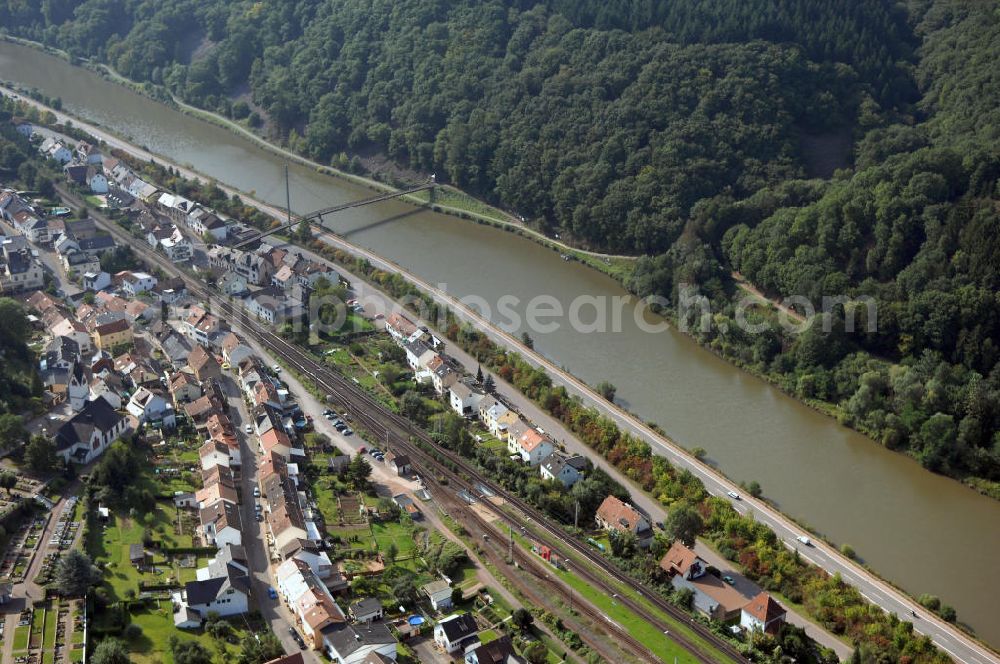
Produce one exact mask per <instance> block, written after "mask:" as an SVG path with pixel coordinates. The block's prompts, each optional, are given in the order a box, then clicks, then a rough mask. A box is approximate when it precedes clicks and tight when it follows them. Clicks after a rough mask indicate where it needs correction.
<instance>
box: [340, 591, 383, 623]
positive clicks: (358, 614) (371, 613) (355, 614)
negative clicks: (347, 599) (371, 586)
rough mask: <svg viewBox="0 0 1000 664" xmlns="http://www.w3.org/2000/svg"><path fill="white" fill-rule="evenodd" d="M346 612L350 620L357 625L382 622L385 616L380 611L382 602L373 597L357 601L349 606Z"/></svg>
mask: <svg viewBox="0 0 1000 664" xmlns="http://www.w3.org/2000/svg"><path fill="white" fill-rule="evenodd" d="M347 611H348V613H349V614H350V616H351V618H353V619H354V622H359V623H363V622H371V621H373V620H382V618H383V617H384V615H385V612H384V611H383V610H382V602H380V601H378V600H377V599H375V598H374V597H366V598H364V599H362V600H358V601H357V602H355V603H354V604H351V606H350V608H348V610H347Z"/></svg>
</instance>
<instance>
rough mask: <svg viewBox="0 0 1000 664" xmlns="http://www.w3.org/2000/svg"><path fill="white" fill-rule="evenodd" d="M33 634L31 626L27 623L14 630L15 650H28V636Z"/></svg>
mask: <svg viewBox="0 0 1000 664" xmlns="http://www.w3.org/2000/svg"><path fill="white" fill-rule="evenodd" d="M30 636H31V627H30V626H28V625H25V626H24V627H18V628H17V629H15V630H14V650H27V649H28V637H30Z"/></svg>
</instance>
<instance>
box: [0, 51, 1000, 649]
mask: <svg viewBox="0 0 1000 664" xmlns="http://www.w3.org/2000/svg"><path fill="white" fill-rule="evenodd" d="M4 57H5V58H6V60H5V61H4V69H3V71H4V72H5V78H8V79H11V78H14V79H15V80H19V81H25V82H27V83H29V84H31V85H34V86H37V87H39V88H41V89H42V90H43V91H46V92H48V93H49V94H53V93H61V94H62V95H63V98H64V99H70V100H72V102H71V104H70V109H71V110H72V111H73V112H75V113H78V114H80V115H82V116H83V117H88V118H92V119H94V121H98V122H100V124H101V125H102V126H108V127H115V128H122V129H123V130H124V131H127V132H129V133H131V134H132V135H134V136H137V137H141V138H139V139H138V140H135V141H133V143H142V144H148V145H151V146H153V149H154V150H156V152H157V155H156V157H155V158H156V160H157V161H158V162H159V163H164V162H168V163H171V164H176V163H180V164H190V163H192V162H194V163H197V164H198V165H199V166H198V168H199V169H200V172H203V173H209V174H211V175H210V177H211V179H212V180H213V181H219V180H220V179H221V180H222V181H223V182H227V183H236V184H237V185H242V186H238V187H237V188H239V189H242V190H243V191H251V192H253V191H257V192H260V194H259V196H257V197H258V198H260V197H265V198H266V199H267V200H270V201H271V202H272V205H274V206H280V205H281V204H282V203H283V201H284V187H283V182H279V181H280V177H281V176H280V172H281V162H280V161H279V160H278V159H276V158H274V157H272V156H270V154H267V155H266V156H265V153H264V152H263V151H262V150H258V149H251V150H245V149H243V148H241V146H239V145H237V143H238V141H236V138H235V136H232V135H231V134H229V133H228V132H221V131H219V130H218V129H216V128H214V127H211V129H210V125H207V124H204V123H201V122H196V121H194V120H193V119H187V120H183V121H182V120H181V119H180V118H184V117H186V116H183V115H181V114H179V113H177V112H176V111H168V109H167V107H165V106H162V105H158V104H153V103H152V102H146V101H141V100H140V98H138V97H136V96H135V95H134V94H132V93H131V92H130V91H126V90H125V89H124V88H123V87H122V86H118V85H113V84H111V83H110V82H106V81H103V80H102V79H99V78H97V77H96V76H94V75H93V74H92V73H90V72H85V71H81V70H73V68H71V67H69V65H65V64H64V63H63V62H62V61H59V62H56V61H54V60H52V59H51V58H49V59H48V60H46V59H45V58H44V57H42V56H41V54H39V55H38V56H33V55H31V54H30V53H29V49H22V48H21V47H18V48H17V49H13V48H11V47H10V46H8V47H7V49H6V50H5V51H4ZM36 63H37V64H36ZM39 66H40V67H42V69H38V67H39ZM88 93H90V94H88ZM159 108H162V109H163V112H162V113H161V112H160V111H159V110H158V109H159ZM129 114H131V115H129ZM132 118H141V121H139V122H133V121H132ZM175 118H176V119H175ZM150 128H152V131H149V129H150ZM229 136H232V138H227V137H229ZM243 143H246V142H245V141H243ZM163 154H166V155H171V156H172V157H174V159H167V160H164V159H162V158H161V157H160V155H163ZM233 156H238V159H235V160H234V159H232V157H233ZM147 158H151V157H147ZM295 170H297V171H299V177H300V178H302V179H303V182H305V183H306V184H307V186H306V187H305V189H302V188H298V189H299V190H298V191H294V189H295V188H296V183H295V181H294V180H293V198H295V199H297V200H306V199H310V200H311V201H312V199H311V198H310V190H309V185H311V186H312V187H313V188H314V189H315V190H316V191H317V192H320V195H321V196H322V197H323V198H325V199H327V200H329V198H330V197H332V198H333V199H334V200H338V199H337V197H338V196H340V197H341V198H340V199H339V200H345V201H346V200H353V199H355V198H359V197H361V196H363V194H361V195H359V192H357V191H354V192H350V191H349V188H346V187H345V188H343V189H338V186H337V185H336V184H330V185H329V187H330V188H329V189H323V187H325V186H326V185H325V183H324V180H325V178H321V177H318V176H314V177H312V178H311V179H310V178H309V177H308V172H304V171H303V169H302V168H301V167H299V166H296V167H295ZM310 172H311V171H310ZM332 182H333V181H331V183H332ZM279 188H280V192H279ZM312 198H315V197H312ZM317 202H319V203H320V204H323V201H312V202H310V206H313V207H315V206H316V205H315V204H316V203H317ZM406 208H407V206H405V205H402V204H397V205H393V204H387V205H381V206H379V209H378V211H375V210H372V212H371V213H370V214H364V215H355V216H347V215H345V216H344V217H342V218H341V220H340V221H338V222H337V223H336V225H335V227H336V230H337V232H338V233H343V234H344V235H345V237H346V238H348V239H349V240H351V241H352V242H353V243H355V244H359V245H364V246H366V247H370V248H372V249H373V251H376V252H377V253H378V254H379V255H381V256H388V257H391V258H392V259H393V260H394V261H396V262H397V263H398V264H401V265H404V266H405V267H406V269H407V270H409V271H410V272H413V273H415V274H419V275H421V276H422V277H423V278H425V279H426V280H427V281H428V282H429V283H435V284H439V285H440V284H441V283H442V282H448V286H449V288H448V289H447V290H448V291H449V292H450V293H452V294H455V295H459V296H461V295H463V293H473V294H482V295H484V296H487V297H492V298H495V297H496V293H500V292H503V293H514V294H516V295H519V296H521V297H522V298H528V297H531V296H532V295H533V294H536V293H539V292H542V293H551V294H555V295H557V296H560V297H565V298H572V297H574V295H576V294H577V293H591V294H597V295H598V296H604V297H617V294H618V293H619V292H620V290H619V289H616V288H611V287H610V286H609V285H608V284H609V283H610V280H607V279H603V278H596V277H594V278H592V277H589V276H588V275H587V273H588V272H592V271H589V270H585V269H583V267H582V266H575V265H574V264H573V262H570V263H564V262H563V261H559V260H558V258H557V257H556V258H555V259H552V258H550V257H551V254H550V253H549V252H547V251H542V250H540V249H539V248H537V247H533V246H532V245H531V243H526V242H523V241H521V240H520V239H517V240H515V239H513V238H510V239H504V238H503V237H502V236H504V235H506V234H502V233H498V232H497V231H495V230H492V229H486V228H482V229H477V228H476V226H475V225H471V224H455V223H448V222H447V221H446V220H444V219H440V218H439V219H437V220H436V219H435V218H434V215H430V214H428V213H425V212H416V211H407V209H406ZM424 238H426V241H425V239H424ZM466 258H467V260H463V259H466ZM594 274H596V273H594ZM493 284H497V287H493ZM622 295H624V294H622ZM629 314H630V310H629V311H626V318H627V319H630V318H631V316H630V315H629ZM656 321H657V323H658V324H660V323H662V321H660V320H659V319H656ZM626 322H628V321H626ZM566 332H567V333H566V334H562V333H559V334H556V335H544V336H539V335H535V345H536V347H537V348H538V349H539V352H540V353H541V354H542V355H543V356H546V357H548V358H550V360H551V361H552V362H553V363H554V364H556V365H557V366H561V367H569V368H570V370H571V371H572V372H573V373H574V374H575V375H578V376H583V377H585V379H586V381H587V382H589V383H590V384H596V383H597V382H599V381H600V380H603V379H610V380H612V381H613V382H615V383H616V384H617V385H618V387H619V395H620V396H622V397H623V399H625V400H627V402H625V401H623V403H624V405H626V406H627V407H628V408H629V409H630V410H633V411H635V412H640V413H643V414H644V415H643V417H644V418H648V419H651V420H655V421H656V422H657V423H658V424H660V425H661V426H663V428H664V429H666V430H669V433H670V435H671V437H672V438H674V439H676V440H680V441H684V443H685V444H686V445H688V446H691V447H692V448H693V447H698V446H703V447H705V448H707V449H708V450H709V455H708V459H709V461H710V462H712V463H715V464H717V465H718V466H719V467H720V468H723V469H724V470H725V471H726V473H727V474H729V475H731V476H735V477H739V478H741V479H743V480H745V481H749V480H753V479H756V480H760V481H761V482H762V484H763V485H764V487H765V489H766V490H767V494H768V496H769V497H772V499H774V500H775V501H776V504H778V505H781V506H782V509H786V510H789V511H792V512H794V513H796V514H800V515H801V516H802V517H804V520H805V521H808V522H809V523H814V524H815V525H816V526H817V527H818V528H819V529H820V530H822V531H824V532H826V533H828V534H829V535H830V537H831V539H832V540H835V541H841V542H844V541H846V542H850V543H852V544H853V545H855V548H857V549H858V551H859V553H860V554H861V555H862V556H863V557H864V558H865V559H867V560H868V561H869V562H870V563H871V564H872V565H873V566H874V567H875V568H876V569H882V570H885V571H886V573H887V574H889V575H890V576H892V577H893V578H894V579H896V580H899V581H902V582H905V584H906V587H908V588H911V590H912V592H914V593H916V594H919V593H922V592H931V593H934V594H937V595H940V596H941V597H942V598H944V599H945V600H946V601H948V602H949V603H951V604H955V605H957V606H958V609H959V612H960V614H961V615H962V617H963V618H968V617H970V616H971V615H972V614H973V613H976V614H977V615H978V616H980V617H982V616H984V615H986V616H988V615H989V611H988V610H987V612H986V613H984V612H983V610H984V609H988V603H987V604H986V605H983V604H982V600H984V599H986V598H987V597H989V596H990V594H991V591H990V590H989V588H990V582H988V581H987V582H986V583H985V584H984V581H983V580H982V579H973V578H972V576H971V575H969V574H968V572H967V570H968V569H970V568H971V569H987V568H988V564H989V563H988V562H987V561H984V560H982V558H983V555H982V552H986V551H993V550H995V546H994V545H995V542H994V543H993V544H991V542H992V541H993V540H994V539H995V538H993V537H992V536H986V535H984V531H983V529H982V528H979V527H974V526H973V525H972V524H982V523H989V522H994V520H995V514H996V512H995V510H994V508H993V507H992V506H991V505H983V501H977V500H976V499H973V498H971V497H970V496H974V495H975V494H973V493H972V492H969V491H968V490H967V489H963V488H962V487H961V486H960V485H958V484H957V483H954V482H951V481H950V480H945V479H943V478H941V477H939V476H932V475H931V474H930V473H927V472H926V471H923V470H921V469H919V468H918V467H917V466H916V464H913V463H912V462H910V461H909V460H907V459H906V458H905V457H903V456H902V455H898V454H893V453H889V452H888V451H886V450H884V449H882V448H880V447H879V446H877V445H872V444H871V442H870V441H868V440H867V439H862V438H861V437H860V436H856V435H853V434H851V433H850V432H848V431H847V430H845V429H843V428H842V427H838V426H836V425H835V424H834V423H833V421H832V420H828V418H822V417H819V416H818V415H814V414H812V413H813V411H811V410H809V409H804V408H801V406H800V405H799V404H800V403H801V402H799V401H794V402H793V401H792V400H791V399H786V398H784V397H783V396H782V395H781V394H780V393H778V392H777V391H776V390H773V389H770V388H768V387H766V386H765V385H764V384H763V383H761V382H760V381H757V380H753V379H749V378H748V377H747V375H746V374H741V373H740V372H738V371H736V370H734V369H733V368H732V366H731V365H730V364H724V363H722V362H721V361H719V360H717V359H716V358H715V356H713V355H710V354H706V353H702V352H701V351H700V350H699V349H698V348H697V347H696V346H695V345H694V344H693V343H689V342H687V340H686V339H687V338H686V337H682V336H681V335H678V334H676V331H675V330H669V331H665V332H664V333H662V334H659V335H650V334H648V333H647V334H637V333H635V330H634V329H632V325H631V324H628V325H626V327H625V330H624V331H623V333H621V334H610V335H594V334H591V335H583V336H581V335H580V334H577V333H571V332H572V331H571V330H569V329H568V328H567V329H566ZM755 413H764V414H765V415H763V416H761V417H755V415H754V414H755ZM731 422H732V423H737V424H736V426H730V423H731ZM779 460H780V461H779ZM758 461H760V463H758ZM789 469H794V470H795V472H789ZM817 469H822V470H821V471H818V470H817ZM772 471H773V472H772ZM827 485H829V486H827ZM952 485H954V487H955V488H952ZM844 486H851V487H852V490H851V491H850V492H846V493H845V492H844V491H843V487H844ZM957 493H960V494H961V495H955V494H957ZM916 514H920V515H921V516H920V517H919V518H916V516H915V515H916ZM991 515H992V516H991ZM889 524H892V525H891V526H889ZM926 532H934V533H936V534H937V535H936V536H937V537H938V538H939V539H941V540H943V541H946V542H949V543H950V545H949V547H948V549H947V551H948V553H947V555H951V556H955V557H958V558H962V559H964V560H965V562H966V565H965V566H964V567H965V569H966V571H961V570H958V571H959V572H961V573H960V574H957V575H952V574H949V573H948V571H947V570H945V571H944V572H942V571H941V570H940V569H939V568H938V567H939V566H938V565H937V564H936V563H935V562H934V561H931V560H928V561H926V562H925V559H926V558H928V555H926V553H927V552H926V551H924V549H926V547H922V546H921V545H920V542H921V541H923V538H924V537H925V536H926V535H925V533H926ZM941 553H943V552H942V550H941V549H937V554H938V555H940V554H941ZM952 576H956V577H957V578H955V579H953V578H952ZM963 578H964V579H966V580H971V581H972V584H971V585H969V584H966V583H965V582H964V581H963ZM967 585H968V587H966V586H967ZM967 606H971V607H972V608H968V609H966V608H964V607H967ZM989 623H990V621H989V620H988V619H987V620H986V621H985V622H983V621H982V620H977V621H975V623H974V624H976V626H977V628H978V627H980V626H982V625H985V626H983V627H981V629H982V630H983V632H984V633H986V632H989V631H990V630H989V629H988V627H989Z"/></svg>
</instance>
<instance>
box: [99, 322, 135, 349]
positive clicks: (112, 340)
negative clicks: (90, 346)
mask: <svg viewBox="0 0 1000 664" xmlns="http://www.w3.org/2000/svg"><path fill="white" fill-rule="evenodd" d="M131 343H132V325H131V324H130V323H129V321H128V320H125V319H120V320H116V321H114V322H112V323H108V324H106V325H98V326H97V327H95V328H94V344H95V345H96V346H97V348H99V349H100V350H109V351H110V350H111V349H113V348H117V347H119V346H124V345H131Z"/></svg>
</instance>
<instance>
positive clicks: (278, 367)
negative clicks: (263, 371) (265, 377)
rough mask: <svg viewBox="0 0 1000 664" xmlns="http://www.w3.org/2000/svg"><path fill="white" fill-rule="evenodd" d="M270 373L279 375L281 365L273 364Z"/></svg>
mask: <svg viewBox="0 0 1000 664" xmlns="http://www.w3.org/2000/svg"><path fill="white" fill-rule="evenodd" d="M271 371H273V372H274V373H281V365H280V364H275V365H274V366H272V367H271Z"/></svg>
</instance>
